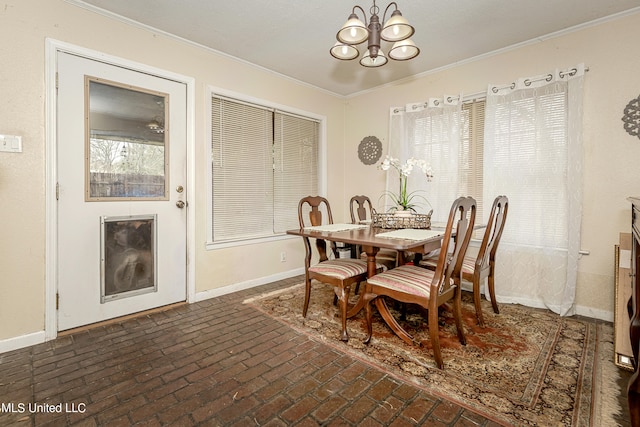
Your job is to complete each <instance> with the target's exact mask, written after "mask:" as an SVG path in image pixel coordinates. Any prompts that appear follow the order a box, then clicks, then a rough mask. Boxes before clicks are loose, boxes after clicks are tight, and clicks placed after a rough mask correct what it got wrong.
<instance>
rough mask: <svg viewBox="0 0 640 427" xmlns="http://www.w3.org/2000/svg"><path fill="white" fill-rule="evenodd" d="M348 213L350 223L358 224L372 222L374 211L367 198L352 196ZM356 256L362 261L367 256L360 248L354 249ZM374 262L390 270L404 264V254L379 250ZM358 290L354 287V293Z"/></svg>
mask: <svg viewBox="0 0 640 427" xmlns="http://www.w3.org/2000/svg"><path fill="white" fill-rule="evenodd" d="M349 212H350V213H351V222H352V223H353V224H358V223H359V222H361V221H366V220H373V214H374V212H375V210H374V209H373V205H372V204H371V199H369V197H367V196H353V197H352V198H351V200H350V201H349ZM356 256H358V257H360V258H361V259H363V260H366V259H367V254H366V253H363V252H362V248H360V247H357V248H356ZM376 260H378V261H379V262H380V263H381V264H384V266H385V267H387V268H388V269H391V268H395V267H397V266H398V265H399V264H402V263H403V262H404V254H403V253H400V252H398V251H396V250H393V249H385V248H381V249H380V250H379V251H378V254H377V255H376ZM358 289H359V287H356V293H358Z"/></svg>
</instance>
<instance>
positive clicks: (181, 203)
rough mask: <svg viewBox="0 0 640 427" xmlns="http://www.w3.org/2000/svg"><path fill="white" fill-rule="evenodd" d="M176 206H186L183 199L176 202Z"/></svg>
mask: <svg viewBox="0 0 640 427" xmlns="http://www.w3.org/2000/svg"><path fill="white" fill-rule="evenodd" d="M176 206H177V207H179V208H180V209H182V208H184V202H183V201H182V200H178V201H177V202H176Z"/></svg>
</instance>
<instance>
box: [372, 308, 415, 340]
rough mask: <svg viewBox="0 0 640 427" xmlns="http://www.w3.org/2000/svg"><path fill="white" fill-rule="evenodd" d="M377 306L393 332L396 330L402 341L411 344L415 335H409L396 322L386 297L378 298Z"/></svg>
mask: <svg viewBox="0 0 640 427" xmlns="http://www.w3.org/2000/svg"><path fill="white" fill-rule="evenodd" d="M376 307H377V308H378V312H379V313H380V316H382V318H383V319H384V321H385V322H386V324H387V325H389V327H390V328H391V329H392V330H393V332H395V334H396V335H397V336H399V337H400V338H401V339H402V341H404V342H406V343H407V344H409V345H412V344H413V337H412V336H411V335H409V334H408V333H407V331H405V330H404V329H403V328H402V326H400V324H399V323H398V322H396V319H395V318H394V317H393V316H392V315H391V312H390V311H389V307H387V302H386V301H385V300H384V298H382V297H378V298H376Z"/></svg>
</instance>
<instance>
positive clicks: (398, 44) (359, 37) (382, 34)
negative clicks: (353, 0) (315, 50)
mask: <svg viewBox="0 0 640 427" xmlns="http://www.w3.org/2000/svg"><path fill="white" fill-rule="evenodd" d="M391 6H394V7H395V10H394V11H393V13H391V16H390V17H389V20H388V21H387V22H386V23H385V24H384V27H383V26H382V25H380V18H379V17H378V13H379V12H380V8H378V6H376V2H375V0H374V1H373V6H371V9H370V11H369V13H370V14H371V17H370V18H369V24H368V25H367V24H366V22H367V15H366V13H365V11H364V10H363V9H362V8H361V7H360V6H358V5H356V6H354V7H353V9H352V10H351V15H349V18H348V19H347V22H346V23H345V24H344V25H343V26H342V28H341V29H340V31H338V34H337V35H336V37H337V39H338V41H337V42H336V44H335V45H334V46H333V47H332V48H331V55H332V56H333V57H334V58H337V59H340V60H344V61H348V60H351V59H355V58H357V57H358V56H359V55H360V52H359V51H358V48H357V47H356V46H357V45H359V44H360V43H362V42H364V41H365V40H367V41H368V44H367V51H366V52H365V53H364V55H363V56H362V58H361V59H360V65H362V66H365V67H380V66H382V65H384V64H386V63H387V61H388V60H387V57H386V56H385V55H384V52H382V50H381V49H380V40H384V41H388V42H393V46H392V47H391V50H389V58H391V59H395V60H396V61H406V60H409V59H413V58H415V57H416V56H418V54H419V53H420V49H418V47H417V46H416V45H415V43H414V42H413V41H411V39H410V38H409V37H411V36H412V35H413V33H414V32H415V29H414V28H413V27H412V26H411V25H409V22H408V21H407V20H406V19H405V18H404V17H403V16H402V13H400V11H399V10H398V5H397V4H396V2H391V3H389V5H388V6H387V7H386V9H385V10H384V14H383V15H382V22H384V20H385V18H386V16H387V11H388V10H389V8H390V7H391ZM356 9H359V10H360V12H362V15H363V17H364V22H362V21H361V20H360V19H359V18H358V15H356Z"/></svg>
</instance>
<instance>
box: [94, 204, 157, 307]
mask: <svg viewBox="0 0 640 427" xmlns="http://www.w3.org/2000/svg"><path fill="white" fill-rule="evenodd" d="M100 237H101V238H100V241H101V268H100V270H101V272H100V273H101V274H100V276H101V297H100V302H101V303H105V302H108V301H111V300H115V299H120V298H126V297H130V296H134V295H140V294H144V293H149V292H156V291H157V287H158V285H157V280H156V260H157V248H156V215H137V216H126V217H106V216H103V217H102V218H101V236H100Z"/></svg>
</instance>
